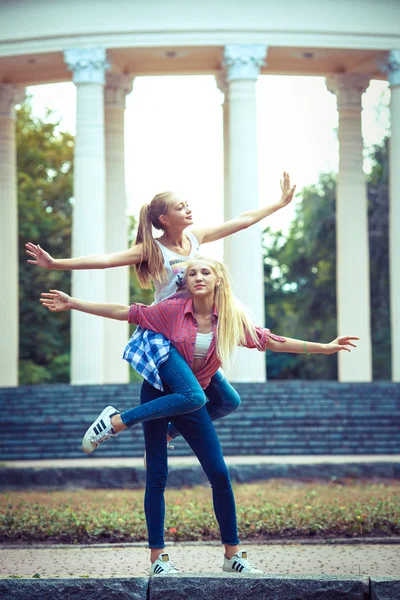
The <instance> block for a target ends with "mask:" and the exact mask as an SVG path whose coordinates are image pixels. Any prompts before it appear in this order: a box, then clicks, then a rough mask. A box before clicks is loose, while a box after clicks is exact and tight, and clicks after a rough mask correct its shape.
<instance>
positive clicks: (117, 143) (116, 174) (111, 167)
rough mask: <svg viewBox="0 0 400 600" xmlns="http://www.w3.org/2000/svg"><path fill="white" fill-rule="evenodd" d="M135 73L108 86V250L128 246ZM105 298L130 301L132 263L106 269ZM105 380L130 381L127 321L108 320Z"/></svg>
mask: <svg viewBox="0 0 400 600" xmlns="http://www.w3.org/2000/svg"><path fill="white" fill-rule="evenodd" d="M132 81H133V79H132V77H128V76H127V75H120V74H118V73H108V74H107V77H106V89H105V134H106V182H107V183H106V251H107V252H108V253H109V252H119V251H121V250H124V249H125V248H126V247H127V243H128V219H127V215H126V190H125V153H124V144H125V138H124V112H125V99H126V95H127V94H129V93H130V92H131V90H132ZM105 276H106V302H118V303H120V304H129V267H118V268H116V269H107V271H106V273H105ZM105 336H106V344H105V377H104V382H105V383H128V381H129V370H128V369H129V365H128V363H127V362H126V361H125V360H122V352H123V349H124V347H125V345H126V342H127V340H128V337H129V327H128V322H126V323H124V322H122V321H111V320H109V319H107V320H106V322H105Z"/></svg>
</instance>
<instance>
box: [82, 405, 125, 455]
mask: <svg viewBox="0 0 400 600" xmlns="http://www.w3.org/2000/svg"><path fill="white" fill-rule="evenodd" d="M118 414H120V413H119V411H118V410H117V409H116V408H114V407H113V406H107V407H106V408H105V409H104V410H103V411H102V412H101V413H100V414H99V416H98V417H97V419H96V420H95V421H93V423H92V424H91V426H90V427H89V429H88V430H87V431H86V433H85V435H84V436H83V440H82V450H83V451H84V452H86V454H91V453H92V452H93V450H96V448H97V447H98V446H99V445H100V444H102V443H103V442H105V441H106V440H109V439H110V438H112V437H117V436H118V433H115V431H114V429H113V428H112V425H111V417H113V416H114V415H118Z"/></svg>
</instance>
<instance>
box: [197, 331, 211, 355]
mask: <svg viewBox="0 0 400 600" xmlns="http://www.w3.org/2000/svg"><path fill="white" fill-rule="evenodd" d="M212 337H213V332H212V331H210V333H198V334H197V336H196V346H195V348H194V358H202V359H205V358H206V356H207V352H208V350H209V348H210V346H211V342H212Z"/></svg>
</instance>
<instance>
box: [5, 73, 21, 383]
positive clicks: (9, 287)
mask: <svg viewBox="0 0 400 600" xmlns="http://www.w3.org/2000/svg"><path fill="white" fill-rule="evenodd" d="M24 93H25V92H24V89H23V88H21V87H19V86H15V85H10V84H0V198H1V203H0V211H1V218H0V248H1V256H2V260H1V261H0V286H1V287H0V302H1V310H0V319H1V335H0V356H1V359H0V386H2V387H7V386H17V385H18V356H19V303H18V204H17V147H16V138H15V104H16V103H17V102H21V101H22V100H23V97H24Z"/></svg>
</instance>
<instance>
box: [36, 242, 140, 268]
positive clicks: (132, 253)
mask: <svg viewBox="0 0 400 600" xmlns="http://www.w3.org/2000/svg"><path fill="white" fill-rule="evenodd" d="M25 247H26V253H27V254H28V255H29V256H31V257H32V258H33V259H34V260H28V263H30V264H31V265H37V266H39V267H43V268H44V269H49V270H56V271H70V270H78V269H80V270H82V269H109V268H111V267H123V266H126V265H134V264H137V263H139V262H140V261H141V259H142V258H141V257H142V244H137V245H135V246H132V247H131V248H129V249H128V250H123V251H122V252H114V253H112V254H91V255H89V256H80V257H78V258H53V257H52V256H51V255H50V254H49V253H48V252H46V251H45V250H43V248H41V247H40V246H39V244H37V245H36V244H32V242H28V243H27V244H25Z"/></svg>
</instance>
